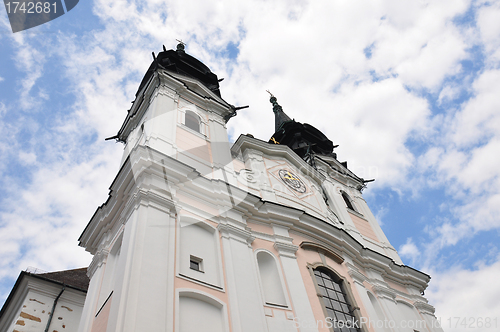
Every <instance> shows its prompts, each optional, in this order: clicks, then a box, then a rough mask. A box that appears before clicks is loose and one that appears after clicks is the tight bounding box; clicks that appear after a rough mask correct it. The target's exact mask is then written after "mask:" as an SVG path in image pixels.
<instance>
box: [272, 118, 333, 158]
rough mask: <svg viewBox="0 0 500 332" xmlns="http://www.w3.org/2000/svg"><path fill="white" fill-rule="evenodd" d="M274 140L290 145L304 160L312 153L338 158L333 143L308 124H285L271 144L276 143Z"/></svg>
mask: <svg viewBox="0 0 500 332" xmlns="http://www.w3.org/2000/svg"><path fill="white" fill-rule="evenodd" d="M273 139H274V141H276V142H278V143H279V144H282V145H288V147H290V149H292V150H293V151H294V152H295V153H296V154H298V155H299V156H300V157H301V158H303V159H304V158H306V157H307V156H308V155H309V154H311V153H314V154H317V155H322V156H332V157H334V158H335V157H336V154H335V153H334V152H333V142H332V141H330V140H329V139H328V138H327V137H326V136H325V134H323V133H322V132H321V131H319V130H318V129H316V128H315V127H313V126H311V125H310V124H307V123H300V122H296V121H293V120H292V121H288V122H285V123H283V124H282V125H281V128H280V129H279V130H278V131H277V132H275V133H274V135H273V136H272V138H271V140H269V143H275V142H274V141H273Z"/></svg>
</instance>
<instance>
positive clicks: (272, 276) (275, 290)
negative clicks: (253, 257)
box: [257, 251, 287, 307]
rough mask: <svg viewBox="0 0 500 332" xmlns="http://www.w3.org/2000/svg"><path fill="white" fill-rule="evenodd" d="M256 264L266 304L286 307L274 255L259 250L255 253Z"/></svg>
mask: <svg viewBox="0 0 500 332" xmlns="http://www.w3.org/2000/svg"><path fill="white" fill-rule="evenodd" d="M257 264H258V266H259V273H260V281H261V283H262V291H263V293H264V301H265V302H266V303H267V304H272V305H279V306H283V307H286V306H287V305H286V299H285V294H284V293H283V286H282V285H281V278H280V275H279V272H278V267H277V266H276V260H275V259H274V257H273V256H271V254H269V253H267V252H265V251H260V252H258V253H257Z"/></svg>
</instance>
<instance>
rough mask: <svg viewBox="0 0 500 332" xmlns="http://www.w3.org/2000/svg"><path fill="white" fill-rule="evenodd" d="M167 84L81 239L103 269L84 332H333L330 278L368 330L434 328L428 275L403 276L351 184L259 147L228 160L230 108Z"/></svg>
mask: <svg viewBox="0 0 500 332" xmlns="http://www.w3.org/2000/svg"><path fill="white" fill-rule="evenodd" d="M157 79H158V80H160V81H161V80H162V79H164V80H165V81H161V82H159V83H162V84H156V83H154V82H153V83H151V89H150V90H148V89H149V88H147V89H145V90H146V91H150V92H148V93H149V95H148V96H147V98H145V100H148V103H146V104H144V105H143V106H138V107H143V108H144V110H143V115H142V116H139V115H138V116H137V119H135V120H133V121H136V122H135V127H134V128H133V129H131V131H130V134H129V136H128V140H127V144H126V147H125V153H124V161H125V160H128V161H127V162H124V164H123V167H122V170H121V171H120V173H119V174H118V176H117V179H116V180H115V181H114V183H113V185H112V188H111V192H112V195H111V196H110V199H109V200H108V201H107V202H106V203H105V204H104V205H103V207H101V208H100V209H99V210H98V211H97V212H96V214H95V215H94V217H93V218H92V220H91V222H90V223H89V226H88V227H87V229H86V230H85V232H84V233H83V234H82V238H81V245H82V246H84V247H86V248H87V250H89V251H90V252H91V253H92V254H94V259H93V262H92V264H91V266H90V267H89V274H90V276H91V284H90V288H89V293H88V294H89V295H88V297H87V300H86V303H85V309H84V313H83V316H82V317H83V318H82V323H81V324H80V329H79V331H80V332H100V331H120V332H122V331H141V330H143V331H149V330H151V331H159V332H161V331H182V332H185V331H199V330H201V329H203V330H206V331H210V330H213V331H232V332H254V331H266V330H267V331H270V332H271V331H272V332H279V331H284V332H292V331H293V332H295V331H301V332H313V331H314V332H316V331H330V329H329V328H328V327H327V326H326V316H325V315H326V311H325V308H324V305H323V302H322V301H323V300H322V297H321V296H320V295H319V294H318V287H317V285H316V279H315V277H314V275H313V270H314V269H317V268H323V269H326V270H328V271H331V273H332V274H334V275H335V276H337V277H338V278H339V280H341V281H340V282H341V283H342V285H343V287H344V289H345V291H346V293H347V297H348V298H349V300H350V302H351V304H352V306H353V312H354V313H355V315H356V317H357V318H358V319H361V318H362V317H365V318H368V317H369V318H371V319H373V320H374V321H380V320H383V319H388V320H393V321H395V322H401V320H402V319H420V318H425V320H426V321H429V322H431V321H432V320H433V319H435V318H433V315H432V312H433V309H432V307H431V306H429V305H428V304H427V301H426V300H425V299H424V298H423V297H422V296H420V294H419V290H420V289H423V288H425V286H426V284H427V282H428V277H427V276H426V275H424V274H422V273H420V272H418V271H415V270H412V269H409V268H407V267H404V266H403V265H402V262H401V260H400V258H399V256H398V255H397V253H396V251H395V250H394V248H393V247H392V246H391V245H390V243H389V242H388V241H387V238H386V237H385V235H384V234H383V232H382V230H381V229H380V226H379V225H378V223H377V221H376V220H375V218H374V217H373V214H372V213H371V212H370V210H369V208H368V207H367V206H366V203H365V202H364V200H363V198H362V194H361V192H360V190H359V189H357V188H358V187H356V186H355V185H354V184H353V183H352V181H351V180H349V179H348V178H347V176H346V175H345V174H340V173H339V174H336V175H335V176H330V175H328V173H327V172H326V171H324V167H326V166H325V165H323V164H322V165H320V166H319V167H318V168H317V169H313V168H312V167H311V166H310V165H308V164H306V163H305V162H304V161H303V160H302V159H300V158H299V157H298V156H297V155H295V154H294V153H293V152H291V151H290V149H288V148H287V147H286V146H278V145H271V144H267V143H266V142H263V141H259V140H256V139H253V138H249V137H246V136H242V137H240V138H239V139H238V140H237V142H235V144H234V145H233V147H232V148H231V149H229V142H228V138H227V132H226V128H225V122H224V120H223V114H224V112H227V111H228V109H229V107H228V106H221V105H223V103H222V101H220V100H219V101H218V100H217V98H216V97H215V96H210V98H208V97H207V98H201V97H200V95H199V94H198V95H195V94H193V93H192V92H190V91H187V90H185V89H184V90H183V88H181V85H180V84H178V82H177V83H176V82H174V81H173V79H171V78H168V77H166V76H165V77H163V78H162V75H159V76H158V78H157ZM169 80H170V81H169ZM169 84H171V85H169ZM176 84H177V85H178V87H177V88H174V87H173V86H174V85H176ZM193 84H194V83H193ZM153 87H154V88H153ZM199 89H200V90H199V91H202V90H203V87H202V86H201V85H200V86H199ZM144 93H146V92H144ZM206 93H207V96H208V95H209V92H206ZM224 107H226V109H224ZM188 111H189V112H195V113H196V114H197V116H199V120H200V129H199V131H198V132H196V131H193V130H192V129H190V128H187V126H186V125H185V116H186V112H188ZM131 121H132V120H131ZM131 126H132V125H131ZM331 162H332V163H335V161H331ZM322 167H323V168H322ZM280 170H286V171H289V172H291V173H293V174H294V176H296V177H299V178H300V181H302V183H303V184H304V187H305V190H304V191H302V192H299V191H297V190H293V189H291V187H290V186H288V185H286V183H285V182H284V181H283V178H282V177H280ZM343 194H347V195H348V196H349V199H350V200H351V201H350V202H351V204H352V209H350V208H348V207H347V206H346V202H345V200H344V198H343V196H342V195H343ZM192 260H194V262H195V263H197V264H198V265H196V264H194V265H191V263H192V262H191V261H192ZM193 266H197V267H196V268H193ZM426 330H428V331H429V332H434V331H439V330H432V329H426ZM426 330H419V331H420V332H423V331H426ZM362 331H366V332H368V331H370V332H379V331H381V332H385V331H394V332H406V331H407V329H405V328H400V327H394V328H393V327H389V328H385V327H378V326H364V327H363V328H362Z"/></svg>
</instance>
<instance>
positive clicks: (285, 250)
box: [273, 241, 299, 258]
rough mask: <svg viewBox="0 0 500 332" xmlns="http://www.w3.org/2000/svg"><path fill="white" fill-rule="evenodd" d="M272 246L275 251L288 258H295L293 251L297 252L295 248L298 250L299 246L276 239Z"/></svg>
mask: <svg viewBox="0 0 500 332" xmlns="http://www.w3.org/2000/svg"><path fill="white" fill-rule="evenodd" d="M273 247H274V249H276V251H278V253H279V254H280V256H283V257H289V258H296V257H295V253H296V252H297V250H299V246H296V245H295V244H293V243H291V242H290V243H287V242H281V241H278V242H275V243H274V245H273Z"/></svg>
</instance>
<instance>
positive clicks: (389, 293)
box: [372, 285, 396, 303]
mask: <svg viewBox="0 0 500 332" xmlns="http://www.w3.org/2000/svg"><path fill="white" fill-rule="evenodd" d="M372 289H373V291H374V292H375V293H376V294H377V296H378V297H381V298H386V299H388V300H391V301H393V302H394V303H396V292H394V291H393V290H392V289H390V288H387V287H384V286H381V285H373V286H372Z"/></svg>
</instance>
